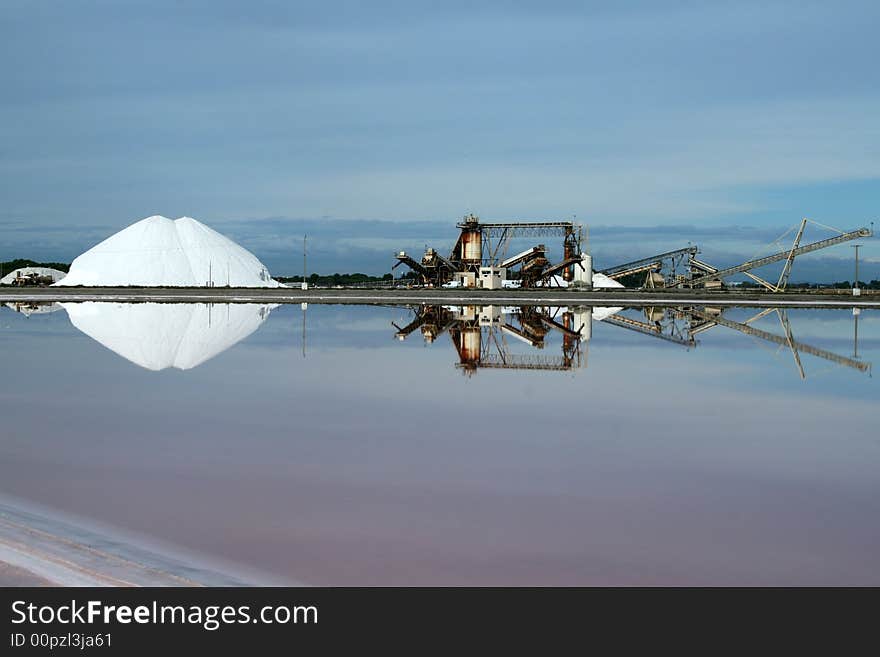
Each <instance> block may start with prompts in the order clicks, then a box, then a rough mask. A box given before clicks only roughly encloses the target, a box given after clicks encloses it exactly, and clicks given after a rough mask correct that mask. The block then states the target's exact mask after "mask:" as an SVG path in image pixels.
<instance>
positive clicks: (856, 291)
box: [852, 244, 862, 297]
mask: <svg viewBox="0 0 880 657" xmlns="http://www.w3.org/2000/svg"><path fill="white" fill-rule="evenodd" d="M860 246H861V244H853V245H852V247H853V248H854V249H855V250H856V278H855V280H854V281H853V288H852V293H853V296H854V297H857V296H859V295H861V293H862V289H861V288H860V287H859V247H860Z"/></svg>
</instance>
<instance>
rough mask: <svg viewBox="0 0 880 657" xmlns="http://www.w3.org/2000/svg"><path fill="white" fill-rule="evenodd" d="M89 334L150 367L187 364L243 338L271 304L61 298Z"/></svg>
mask: <svg viewBox="0 0 880 657" xmlns="http://www.w3.org/2000/svg"><path fill="white" fill-rule="evenodd" d="M61 305H62V306H63V307H64V309H65V310H66V311H67V315H68V316H69V317H70V322H71V323H72V324H73V325H74V326H75V327H76V328H78V329H79V330H80V331H82V332H83V333H85V334H86V335H88V336H89V337H90V338H92V339H93V340H96V341H97V342H100V343H101V344H102V345H104V346H105V347H107V348H108V349H110V350H111V351H114V352H116V353H117V354H119V355H120V356H122V357H123V358H126V359H128V360H130V361H131V362H132V363H134V364H135V365H140V366H141V367H143V368H146V369H148V370H157V371H158V370H164V369H167V368H169V367H175V368H177V369H180V370H188V369H191V368H193V367H196V366H197V365H201V364H202V363H204V362H205V361H207V360H209V359H211V358H213V357H214V356H216V355H217V354H219V353H221V352H223V351H226V350H227V349H229V348H230V347H231V346H233V345H234V344H236V343H238V342H240V341H241V340H244V339H245V338H246V337H248V336H249V335H250V334H251V333H253V332H254V331H256V330H257V329H258V328H259V327H260V325H261V324H262V323H263V322H264V321H266V318H267V317H268V316H269V312H270V311H271V310H272V308H274V307H275V306H267V305H260V304H223V305H221V304H204V303H190V304H167V303H136V304H132V303H101V302H96V301H87V302H83V303H62V304H61Z"/></svg>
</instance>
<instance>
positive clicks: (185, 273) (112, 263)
mask: <svg viewBox="0 0 880 657" xmlns="http://www.w3.org/2000/svg"><path fill="white" fill-rule="evenodd" d="M55 285H62V286H70V285H85V286H126V285H137V286H145V287H158V286H170V287H221V286H227V285H228V286H231V287H281V284H280V283H279V282H278V281H276V280H274V279H273V278H272V277H271V276H270V275H269V270H268V269H266V267H265V265H263V263H262V262H260V261H259V260H258V259H257V258H256V256H254V255H253V254H252V253H251V252H250V251H247V250H246V249H243V248H242V247H240V246H239V245H238V244H236V243H235V242H233V241H232V240H230V239H229V238H228V237H225V236H224V235H221V234H220V233H218V232H217V231H215V230H212V229H211V228H208V227H207V226H205V225H204V224H202V223H200V222H198V221H196V220H195V219H193V218H191V217H181V218H180V219H175V220H172V219H168V218H167V217H162V216H153V217H147V218H146V219H142V220H141V221H138V222H137V223H135V224H132V225H131V226H129V227H128V228H125V229H123V230H121V231H119V232H118V233H116V234H115V235H113V236H111V237H108V238H107V239H106V240H104V241H103V242H101V243H100V244H98V245H96V246H94V247H92V248H91V249H89V250H88V251H86V252H85V253H83V254H82V255H81V256H79V257H77V258H76V259H75V260H74V261H73V263H72V264H71V266H70V273H69V274H68V275H67V276H66V277H65V278H64V279H63V280H61V281H58V282H57V283H55Z"/></svg>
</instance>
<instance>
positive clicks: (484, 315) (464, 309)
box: [394, 305, 592, 375]
mask: <svg viewBox="0 0 880 657" xmlns="http://www.w3.org/2000/svg"><path fill="white" fill-rule="evenodd" d="M591 312H592V311H591V309H590V308H580V307H577V308H560V307H556V308H554V307H547V306H519V307H501V306H438V305H423V306H420V307H418V308H417V309H415V314H416V316H415V318H414V319H413V320H412V321H411V322H410V323H409V324H407V325H406V326H404V327H400V326H397V324H394V327H395V328H396V329H397V338H398V339H400V340H403V339H405V338H406V337H407V336H408V335H410V334H411V333H413V332H415V331H416V330H421V333H422V336H423V337H424V339H425V341H426V342H428V343H431V342H434V341H435V340H436V339H437V338H438V337H439V336H441V335H442V334H444V333H448V334H449V337H450V339H451V340H452V344H453V346H454V347H455V350H456V352H457V353H458V359H459V361H458V363H456V367H458V368H460V369H461V370H462V371H463V372H465V373H466V374H468V375H472V374H474V373H475V372H476V370H477V369H479V368H488V369H507V370H551V371H568V370H575V369H579V368H582V367H586V364H587V352H586V345H585V344H584V343H585V342H586V341H587V340H589V338H590V331H591V322H592V315H591ZM550 333H558V334H559V335H560V336H561V343H562V345H561V350H560V352H559V353H516V352H515V351H514V350H513V349H511V346H510V344H509V341H508V338H510V339H512V340H517V341H518V342H521V343H523V344H526V345H528V346H529V347H530V348H532V349H535V350H543V349H544V348H545V346H546V341H547V340H546V338H547V336H548V334H550Z"/></svg>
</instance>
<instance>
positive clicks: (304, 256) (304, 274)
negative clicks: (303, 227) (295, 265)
mask: <svg viewBox="0 0 880 657" xmlns="http://www.w3.org/2000/svg"><path fill="white" fill-rule="evenodd" d="M307 237H308V235H303V281H302V289H303V290H308V289H309V284H308V281H306V271H307V269H306V238H307Z"/></svg>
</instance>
